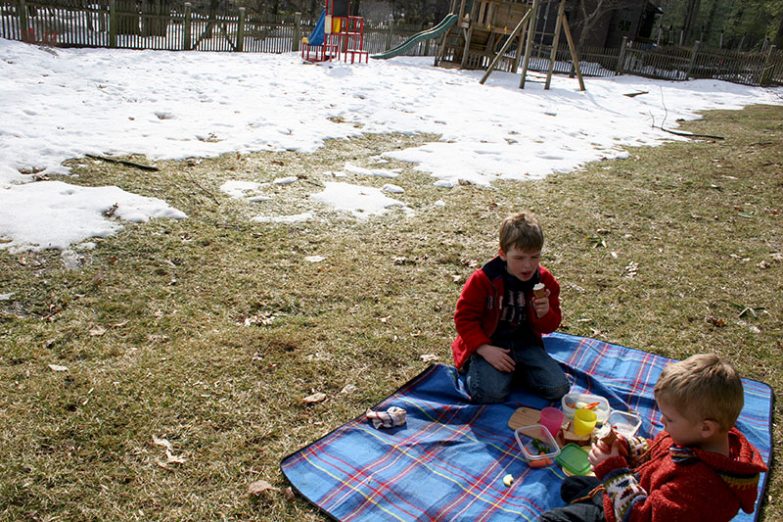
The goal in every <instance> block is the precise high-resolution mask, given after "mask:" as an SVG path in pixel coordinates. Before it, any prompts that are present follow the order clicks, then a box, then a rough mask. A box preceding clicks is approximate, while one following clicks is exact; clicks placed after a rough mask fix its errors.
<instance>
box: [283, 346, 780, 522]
mask: <svg viewBox="0 0 783 522" xmlns="http://www.w3.org/2000/svg"><path fill="white" fill-rule="evenodd" d="M544 343H545V345H546V348H547V351H548V352H549V353H550V354H552V356H553V357H555V358H556V359H557V360H558V361H559V362H560V363H561V364H562V366H563V367H564V368H565V370H566V373H567V374H568V375H570V376H571V377H572V381H573V382H574V387H573V390H576V391H587V392H590V393H594V394H597V395H601V396H603V397H606V398H607V399H608V400H609V403H610V405H611V406H612V408H614V409H619V410H625V411H635V412H637V413H638V414H639V415H640V416H641V417H642V419H643V423H642V427H641V430H640V432H641V434H643V435H645V436H648V437H651V436H652V435H653V434H656V433H657V432H658V431H660V430H661V428H662V424H661V422H660V414H659V413H658V412H657V411H656V410H655V401H654V398H653V386H654V385H655V382H656V380H657V378H658V376H659V375H660V373H661V370H663V367H664V366H665V365H666V364H667V363H668V362H669V361H670V359H667V358H665V357H661V356H658V355H653V354H649V353H645V352H641V351H638V350H633V349H630V348H625V347H623V346H618V345H612V344H608V343H605V342H601V341H597V340H595V339H587V338H582V337H574V336H570V335H564V334H559V333H555V334H552V335H550V336H547V337H545V341H544ZM743 383H744V387H745V408H744V409H743V411H742V415H741V416H740V418H739V420H738V422H737V426H738V428H739V429H740V430H741V431H742V432H743V433H744V434H745V435H746V436H747V437H748V439H749V440H750V441H751V442H752V443H753V444H754V445H755V446H756V447H757V448H758V449H759V451H760V452H761V454H762V456H763V457H764V461H765V462H766V463H767V464H769V463H770V454H771V447H772V434H771V407H772V390H771V389H770V387H769V386H767V385H766V384H764V383H761V382H757V381H752V380H748V379H744V380H743ZM391 406H400V407H402V408H405V409H406V410H407V412H408V422H407V424H406V425H405V426H401V427H398V428H392V429H376V428H374V427H373V426H372V424H371V423H370V422H368V421H366V420H365V419H364V415H361V416H359V417H357V418H356V419H354V420H352V421H350V422H348V423H347V424H345V425H343V426H341V427H339V428H337V429H336V430H334V431H333V432H331V433H329V434H328V435H326V436H325V437H323V438H322V439H320V440H318V441H316V442H314V443H312V444H310V445H308V446H306V447H304V448H302V449H301V450H299V451H297V452H295V453H293V454H291V455H289V456H287V457H286V458H285V459H283V461H282V463H281V467H282V470H283V473H284V474H285V476H286V477H287V478H288V480H289V481H290V482H291V484H292V485H293V487H294V488H295V489H296V490H297V491H298V492H299V493H300V494H301V495H303V496H304V497H305V498H306V499H308V500H309V501H310V502H312V503H313V504H314V505H316V506H317V507H318V508H320V509H321V510H323V512H325V513H326V514H328V515H329V516H331V517H332V518H334V519H336V520H342V521H350V520H373V521H375V520H390V521H412V520H466V521H471V522H474V521H475V522H478V521H492V522H502V521H506V520H509V521H510V520H515V521H516V520H520V519H521V520H536V518H537V516H538V515H539V514H540V513H541V512H543V511H546V510H547V509H550V508H553V507H557V506H561V505H562V504H563V502H562V500H561V499H560V495H559V492H560V483H561V482H562V481H563V479H564V478H565V475H564V473H563V471H562V470H561V469H560V468H559V467H558V466H556V465H555V466H550V467H548V468H542V469H533V468H530V467H528V466H527V465H526V464H525V462H524V461H523V460H522V458H521V455H520V452H519V449H518V446H517V443H516V440H515V439H514V434H513V432H512V431H511V429H509V428H508V427H507V422H508V420H509V418H510V417H511V415H512V414H513V412H514V410H516V409H517V408H519V407H520V406H529V407H533V408H542V407H544V406H546V403H545V402H544V401H543V400H541V399H539V398H537V397H535V396H533V395H530V394H527V393H525V392H522V391H519V392H515V393H513V394H512V395H511V397H510V398H509V400H508V401H507V402H505V403H504V404H496V405H474V404H471V403H470V402H468V400H467V395H466V394H465V392H464V388H463V386H462V381H461V380H460V379H459V378H458V375H457V372H456V370H455V369H454V368H453V367H451V366H446V365H442V364H437V365H433V366H430V367H429V368H427V369H426V370H425V371H424V372H422V373H421V374H419V375H418V376H417V377H415V378H414V379H412V380H411V381H410V382H408V383H406V384H405V385H403V386H402V387H401V388H400V389H399V390H397V391H396V392H395V393H394V394H392V395H391V396H390V397H388V398H387V399H385V400H384V401H382V402H381V403H380V404H378V405H377V406H376V407H375V408H373V409H376V410H385V409H387V408H389V407H391ZM509 473H510V474H511V475H513V476H514V478H515V482H514V484H513V485H512V486H511V487H506V486H505V485H504V484H503V477H504V476H505V475H506V474H509ZM766 482H767V476H766V475H764V476H763V478H762V481H761V484H760V486H759V490H760V491H759V498H762V497H763V495H762V494H761V493H762V492H763V490H764V488H765V487H766ZM757 506H758V502H757ZM757 516H758V510H757V511H756V512H755V513H754V514H752V515H746V514H744V513H740V514H739V515H737V516H736V517H735V519H734V520H735V521H750V520H755V519H756V517H757Z"/></svg>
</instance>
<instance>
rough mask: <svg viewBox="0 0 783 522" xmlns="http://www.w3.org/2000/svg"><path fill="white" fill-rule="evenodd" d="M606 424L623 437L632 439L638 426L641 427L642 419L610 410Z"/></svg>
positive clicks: (623, 412)
mask: <svg viewBox="0 0 783 522" xmlns="http://www.w3.org/2000/svg"><path fill="white" fill-rule="evenodd" d="M606 424H608V425H609V426H611V427H612V428H614V430H615V431H617V433H619V434H620V435H623V436H624V437H633V436H634V435H636V432H637V431H638V430H639V426H641V425H642V419H641V418H640V417H639V416H638V415H634V414H633V413H628V412H625V411H619V410H612V412H611V413H610V414H609V417H608V418H607V420H606Z"/></svg>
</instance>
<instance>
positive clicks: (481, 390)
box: [465, 356, 512, 404]
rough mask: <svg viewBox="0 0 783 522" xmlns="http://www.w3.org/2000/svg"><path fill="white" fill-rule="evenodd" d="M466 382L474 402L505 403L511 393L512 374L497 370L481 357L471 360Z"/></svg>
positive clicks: (474, 357)
mask: <svg viewBox="0 0 783 522" xmlns="http://www.w3.org/2000/svg"><path fill="white" fill-rule="evenodd" d="M465 380H466V383H467V388H468V393H469V394H470V398H471V400H472V401H473V402H478V403H483V404H489V403H496V402H503V401H505V400H506V398H508V396H509V394H510V393H511V380H512V374H505V373H503V372H500V371H498V370H496V369H495V368H494V367H492V365H490V364H489V363H488V362H487V361H486V360H484V358H483V357H481V356H473V357H472V358H471V360H470V362H469V366H468V371H467V375H466V379H465Z"/></svg>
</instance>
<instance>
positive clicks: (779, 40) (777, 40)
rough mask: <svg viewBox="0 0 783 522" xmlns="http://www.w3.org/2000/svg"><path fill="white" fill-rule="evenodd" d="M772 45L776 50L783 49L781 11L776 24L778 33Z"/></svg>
mask: <svg viewBox="0 0 783 522" xmlns="http://www.w3.org/2000/svg"><path fill="white" fill-rule="evenodd" d="M772 43H774V44H775V45H776V46H777V47H778V49H783V11H781V13H780V23H779V24H778V32H777V34H776V35H775V40H774V41H773V42H772Z"/></svg>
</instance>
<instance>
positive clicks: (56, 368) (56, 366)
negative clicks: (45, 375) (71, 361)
mask: <svg viewBox="0 0 783 522" xmlns="http://www.w3.org/2000/svg"><path fill="white" fill-rule="evenodd" d="M49 369H51V370H52V371H53V372H67V371H68V367H67V366H60V365H59V364H50V365H49Z"/></svg>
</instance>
